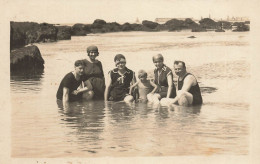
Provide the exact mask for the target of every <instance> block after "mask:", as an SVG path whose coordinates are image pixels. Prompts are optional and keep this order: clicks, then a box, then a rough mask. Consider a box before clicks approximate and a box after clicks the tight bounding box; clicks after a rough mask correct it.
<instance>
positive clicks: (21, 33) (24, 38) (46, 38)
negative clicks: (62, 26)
mask: <svg viewBox="0 0 260 164" xmlns="http://www.w3.org/2000/svg"><path fill="white" fill-rule="evenodd" d="M10 25H11V35H10V36H11V37H10V43H11V45H10V47H11V49H13V48H18V47H21V46H24V45H27V44H30V43H38V42H53V41H56V40H57V32H58V30H57V28H56V27H55V26H53V25H52V24H47V23H41V24H38V23H34V22H11V23H10Z"/></svg>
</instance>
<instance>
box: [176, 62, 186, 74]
mask: <svg viewBox="0 0 260 164" xmlns="http://www.w3.org/2000/svg"><path fill="white" fill-rule="evenodd" d="M174 71H175V74H176V75H177V76H182V75H184V74H185V72H186V70H185V69H184V68H183V65H182V63H179V64H174Z"/></svg>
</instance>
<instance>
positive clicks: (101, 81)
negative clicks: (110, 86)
mask: <svg viewBox="0 0 260 164" xmlns="http://www.w3.org/2000/svg"><path fill="white" fill-rule="evenodd" d="M84 62H85V63H86V67H85V70H84V72H85V75H84V76H83V80H84V81H86V80H89V81H90V83H91V85H92V87H93V89H92V90H93V92H94V97H93V99H95V100H96V99H104V92H105V78H104V72H103V68H102V64H101V62H100V61H97V62H96V63H91V62H89V61H88V60H86V59H85V60H84Z"/></svg>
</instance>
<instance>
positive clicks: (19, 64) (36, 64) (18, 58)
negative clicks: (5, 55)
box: [10, 46, 44, 72]
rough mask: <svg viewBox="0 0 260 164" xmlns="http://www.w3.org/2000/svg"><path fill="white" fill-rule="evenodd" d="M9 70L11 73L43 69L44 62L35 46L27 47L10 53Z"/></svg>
mask: <svg viewBox="0 0 260 164" xmlns="http://www.w3.org/2000/svg"><path fill="white" fill-rule="evenodd" d="M10 68H11V72H12V71H23V70H28V69H35V70H36V69H43V68H44V60H43V58H42V56H41V53H40V50H39V49H38V47H37V46H27V47H23V48H19V49H15V50H12V51H11V54H10Z"/></svg>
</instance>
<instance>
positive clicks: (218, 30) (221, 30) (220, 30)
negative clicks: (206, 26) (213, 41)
mask: <svg viewBox="0 0 260 164" xmlns="http://www.w3.org/2000/svg"><path fill="white" fill-rule="evenodd" d="M215 32H225V30H223V29H217V30H215Z"/></svg>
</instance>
